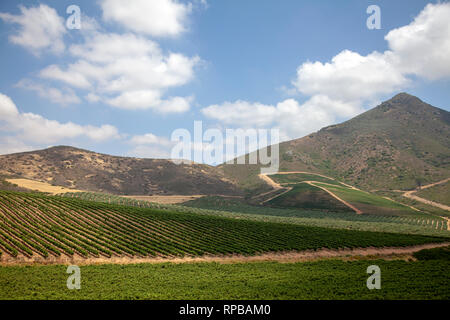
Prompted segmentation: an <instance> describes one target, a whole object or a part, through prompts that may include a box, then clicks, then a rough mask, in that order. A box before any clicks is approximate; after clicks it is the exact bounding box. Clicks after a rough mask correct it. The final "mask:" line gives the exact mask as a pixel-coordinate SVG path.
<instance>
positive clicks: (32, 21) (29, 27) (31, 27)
mask: <svg viewBox="0 0 450 320" xmlns="http://www.w3.org/2000/svg"><path fill="white" fill-rule="evenodd" d="M19 9H20V12H21V14H19V15H12V14H10V13H3V12H0V19H2V20H3V21H5V22H6V23H12V24H16V25H18V26H19V28H18V30H17V32H16V33H15V34H13V35H11V36H10V37H9V40H10V41H11V42H12V43H14V44H17V45H20V46H23V47H24V48H26V49H27V50H30V51H31V52H33V53H34V54H40V53H41V52H42V51H43V50H48V51H50V52H53V53H56V54H59V53H62V52H63V51H64V49H65V45H64V40H63V36H64V34H65V32H66V29H65V26H64V19H63V18H61V17H60V16H59V15H58V13H57V12H56V10H55V9H53V8H50V7H49V6H47V5H45V4H40V5H39V6H38V7H31V8H26V7H24V6H22V5H21V6H19Z"/></svg>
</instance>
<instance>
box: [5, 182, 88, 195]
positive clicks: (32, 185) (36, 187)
mask: <svg viewBox="0 0 450 320" xmlns="http://www.w3.org/2000/svg"><path fill="white" fill-rule="evenodd" d="M5 180H6V181H8V182H10V183H13V184H17V185H18V186H19V187H22V188H26V189H30V190H33V191H40V192H48V193H52V194H58V193H65V192H83V191H82V190H77V189H69V188H66V187H60V186H52V185H51V184H49V183H46V182H40V181H35V180H30V179H5Z"/></svg>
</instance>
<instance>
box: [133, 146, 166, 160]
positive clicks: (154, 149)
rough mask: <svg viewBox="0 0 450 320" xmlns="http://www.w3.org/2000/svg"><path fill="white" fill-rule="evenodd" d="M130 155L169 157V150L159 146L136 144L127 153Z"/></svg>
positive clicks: (153, 157) (152, 157) (155, 157)
mask: <svg viewBox="0 0 450 320" xmlns="http://www.w3.org/2000/svg"><path fill="white" fill-rule="evenodd" d="M127 155H128V156H130V157H137V158H151V159H170V150H169V149H165V148H161V147H159V146H145V145H143V146H136V147H134V148H133V149H132V150H130V151H128V153H127Z"/></svg>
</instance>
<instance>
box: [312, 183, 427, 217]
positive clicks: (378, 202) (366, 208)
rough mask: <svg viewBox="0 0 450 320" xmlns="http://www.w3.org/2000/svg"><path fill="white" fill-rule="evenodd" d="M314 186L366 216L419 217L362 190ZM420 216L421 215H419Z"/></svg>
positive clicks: (408, 210)
mask: <svg viewBox="0 0 450 320" xmlns="http://www.w3.org/2000/svg"><path fill="white" fill-rule="evenodd" d="M314 185H317V186H320V187H323V188H326V189H327V190H329V191H331V192H333V193H334V194H336V195H337V196H338V197H340V198H341V199H343V200H345V201H347V202H349V203H351V204H352V205H354V206H355V207H357V208H358V209H360V210H362V211H363V212H364V213H366V214H374V215H399V216H408V215H410V216H411V215H412V216H417V215H418V212H417V211H415V210H413V209H411V208H409V207H407V206H405V205H403V204H400V203H397V202H394V201H392V200H389V199H386V198H383V197H380V196H378V195H375V194H371V193H368V192H364V191H361V190H356V189H351V188H347V187H343V186H331V185H328V184H323V183H319V182H315V183H314ZM419 215H420V214H419Z"/></svg>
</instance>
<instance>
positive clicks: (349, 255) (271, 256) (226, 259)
mask: <svg viewBox="0 0 450 320" xmlns="http://www.w3.org/2000/svg"><path fill="white" fill-rule="evenodd" d="M449 245H450V242H446V243H429V244H423V245H417V246H409V247H384V248H375V247H368V248H354V249H318V250H305V251H288V252H268V253H262V254H260V255H254V256H244V255H239V254H233V255H225V256H215V255H205V256H200V257H182V258H178V257H127V256H113V257H111V258H106V257H90V258H83V257H81V256H79V255H74V256H72V257H68V256H60V257H49V258H43V257H41V256H38V255H34V256H32V257H31V258H27V257H25V256H23V255H19V256H17V257H16V258H14V257H11V256H9V255H7V254H5V253H4V254H3V255H2V256H1V259H0V265H3V266H6V265H34V264H76V265H93V264H136V263H153V264H156V263H167V262H170V263H197V262H217V263H247V262H263V261H272V262H282V263H294V262H305V261H316V260H323V259H340V260H355V259H387V260H390V259H414V258H413V256H412V254H413V253H414V252H417V251H420V250H423V249H431V248H439V247H446V246H449Z"/></svg>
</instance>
